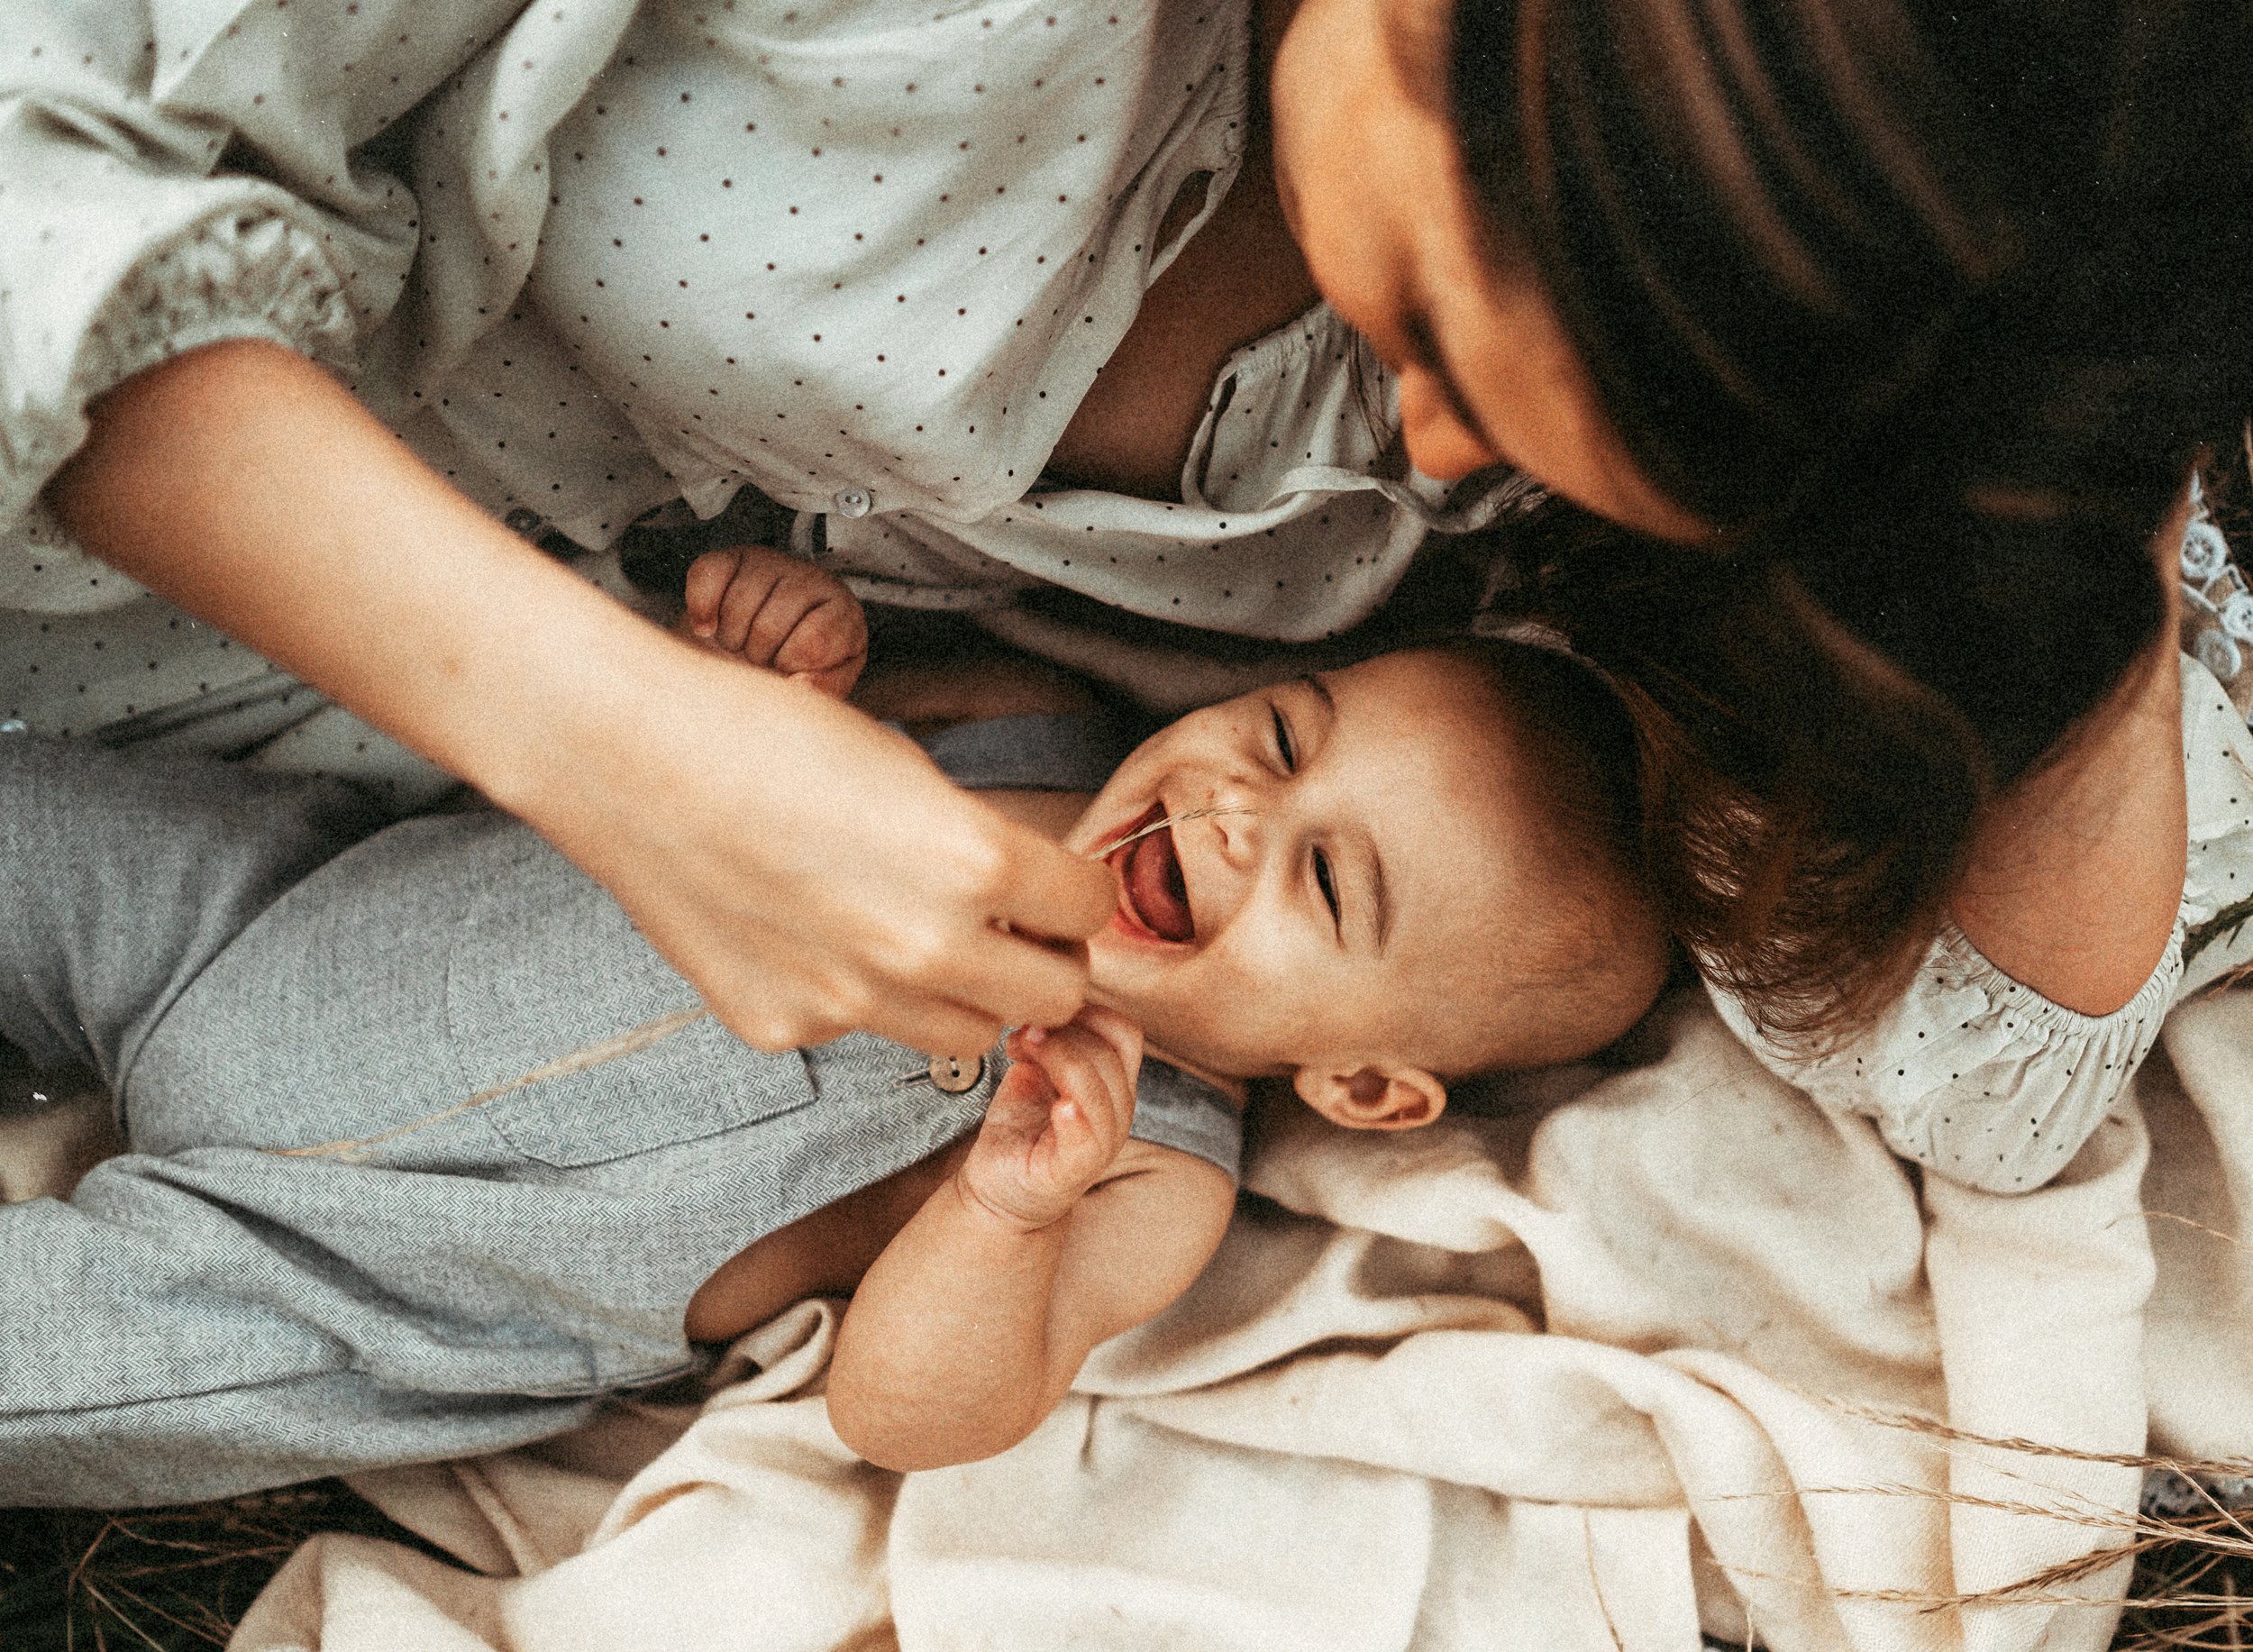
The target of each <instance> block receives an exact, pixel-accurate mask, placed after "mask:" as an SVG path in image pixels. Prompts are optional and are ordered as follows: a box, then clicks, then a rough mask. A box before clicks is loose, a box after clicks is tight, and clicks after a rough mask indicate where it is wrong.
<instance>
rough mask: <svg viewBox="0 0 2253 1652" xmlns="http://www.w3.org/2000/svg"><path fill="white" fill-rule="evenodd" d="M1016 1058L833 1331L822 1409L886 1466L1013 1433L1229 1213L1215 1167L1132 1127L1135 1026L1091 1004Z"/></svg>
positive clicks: (1197, 1262)
mask: <svg viewBox="0 0 2253 1652" xmlns="http://www.w3.org/2000/svg"><path fill="white" fill-rule="evenodd" d="M1011 1054H1014V1055H1015V1056H1017V1065H1015V1066H1014V1067H1012V1068H1011V1069H1010V1071H1009V1073H1008V1077H1007V1078H1006V1079H1004V1080H1003V1081H1002V1083H1001V1085H1000V1087H999V1089H998V1090H997V1091H995V1094H994V1099H993V1102H992V1105H991V1106H990V1108H989V1109H988V1111H987V1115H986V1123H985V1126H984V1127H983V1128H981V1130H980V1132H979V1135H978V1140H977V1142H976V1144H975V1145H973V1146H972V1147H971V1152H970V1155H969V1156H968V1157H967V1158H966V1159H965V1160H964V1161H963V1163H962V1168H961V1169H960V1170H958V1171H957V1172H956V1173H954V1174H953V1176H951V1177H949V1178H948V1179H947V1181H945V1182H943V1183H942V1184H941V1185H940V1186H939V1189H938V1191H936V1192H935V1193H933V1194H932V1196H931V1197H930V1198H929V1199H928V1200H926V1201H925V1203H924V1206H923V1208H922V1209H921V1210H919V1211H918V1212H917V1214H916V1216H915V1217H914V1218H912V1219H911V1220H910V1221H909V1222H908V1225H907V1226H906V1227H905V1228H901V1229H900V1231H899V1233H898V1236H897V1237H894V1238H893V1240H892V1242H891V1243H890V1245H889V1246H886V1247H885V1250H884V1253H883V1255H880V1256H879V1257H878V1258H877V1260H876V1263H875V1265H874V1266H872V1267H871V1268H870V1270H869V1272H868V1273H867V1275H866V1276H865V1277H864V1278H863V1279H862V1282H861V1286H860V1289H859V1290H858V1291H856V1292H855V1293H854V1295H853V1306H852V1308H851V1310H849V1311H848V1312H847V1313H846V1315H845V1319H844V1325H843V1326H842V1327H841V1328H840V1329H839V1331H838V1337H837V1351H836V1356H835V1361H834V1362H833V1364H832V1365H831V1367H830V1373H829V1396H828V1397H829V1416H830V1419H831V1421H832V1422H833V1423H835V1426H836V1429H837V1433H838V1435H839V1436H840V1437H841V1438H843V1439H844V1442H845V1444H847V1445H848V1446H850V1447H853V1450H855V1451H857V1452H859V1453H860V1454H861V1455H862V1456H864V1457H867V1458H868V1459H869V1460H870V1461H871V1462H874V1463H880V1464H881V1465H884V1466H886V1467H888V1468H898V1469H917V1468H936V1467H941V1466H944V1465H947V1464H950V1463H966V1462H971V1461H972V1460H974V1459H976V1458H979V1457H986V1456H992V1455H993V1454H995V1453H996V1452H999V1451H1006V1450H1007V1449H1008V1448H1009V1447H1011V1446H1014V1445H1016V1444H1017V1441H1019V1440H1021V1439H1023V1438H1025V1437H1026V1435H1028V1434H1030V1433H1031V1432H1032V1431H1033V1430H1034V1429H1035V1428H1037V1427H1039V1426H1040V1423H1041V1421H1042V1419H1044V1418H1045V1417H1046V1416H1047V1415H1048V1414H1049V1412H1050V1411H1052V1410H1054V1409H1055V1407H1056V1404H1057V1402H1058V1401H1060V1400H1062V1399H1063V1395H1064V1392H1065V1390H1067V1389H1069V1388H1070V1387H1071V1386H1072V1379H1073V1378H1074V1377H1075V1376H1077V1375H1078V1374H1079V1371H1080V1366H1081V1364H1082V1363H1083V1362H1084V1361H1085V1360H1086V1358H1087V1356H1088V1352H1089V1350H1090V1349H1091V1348H1093V1347H1094V1346H1095V1345H1096V1344H1098V1343H1099V1342H1101V1341H1103V1340H1105V1339H1106V1338H1107V1337H1115V1336H1117V1334H1118V1333H1119V1332H1121V1331H1124V1330H1126V1329H1128V1328H1131V1327H1133V1326H1136V1325H1139V1324H1141V1323H1142V1321H1143V1320H1145V1319H1148V1318H1149V1317H1150V1316H1151V1315H1152V1314H1154V1313H1155V1312H1157V1311H1158V1310H1159V1309H1161V1308H1163V1307H1164V1306H1165V1305H1166V1304H1167V1303H1168V1302H1171V1301H1172V1300H1173V1299H1174V1298H1175V1297H1177V1296H1179V1295H1180V1294H1181V1291H1184V1290H1186V1289H1187V1288H1188V1286H1189V1282H1190V1280H1192V1279H1194V1278H1195V1277H1196V1276H1197V1273H1198V1270H1199V1269H1200V1268H1202V1267H1203V1266H1204V1264H1205V1263H1206V1261H1207V1260H1208V1259H1209V1257H1210V1256H1211V1255H1212V1253H1213V1251H1214V1249H1215V1247H1217V1246H1218V1245H1219V1243H1220V1237H1221V1234H1222V1233H1223V1232H1224V1231H1225V1230H1226V1228H1227V1222H1228V1213H1229V1210H1230V1209H1231V1208H1232V1207H1233V1205H1234V1202H1235V1200H1234V1197H1233V1194H1234V1189H1233V1187H1232V1186H1231V1184H1230V1183H1229V1181H1228V1178H1227V1176H1226V1175H1225V1174H1223V1173H1221V1172H1220V1171H1219V1170H1218V1169H1216V1168H1215V1167H1213V1166H1212V1165H1209V1164H1205V1163H1204V1162H1203V1161H1202V1160H1200V1159H1195V1158H1191V1157H1190V1155H1187V1154H1185V1153H1179V1152H1176V1151H1174V1150H1173V1149H1172V1148H1167V1147H1159V1146H1154V1145H1150V1144H1147V1143H1144V1142H1138V1141H1128V1140H1127V1138H1126V1130H1127V1126H1128V1124H1129V1123H1130V1121H1131V1120H1132V1118H1133V1116H1134V1085H1135V1074H1136V1069H1137V1068H1138V1067H1139V1065H1140V1063H1141V1036H1140V1034H1139V1033H1137V1032H1136V1030H1135V1028H1134V1027H1132V1026H1131V1025H1130V1024H1128V1023H1127V1022H1126V1021H1125V1020H1124V1019H1122V1018H1120V1017H1118V1016H1117V1015H1114V1014H1111V1013H1110V1012H1108V1011H1105V1010H1099V1009H1090V1010H1086V1011H1083V1012H1082V1013H1081V1017H1080V1018H1079V1020H1078V1021H1076V1022H1074V1023H1073V1024H1072V1026H1070V1027H1061V1028H1058V1029H1057V1030H1056V1031H1054V1032H1053V1033H1050V1034H1047V1035H1045V1036H1044V1037H1039V1038H1035V1039H1027V1038H1026V1036H1025V1035H1022V1034H1020V1035H1019V1036H1018V1037H1017V1039H1016V1040H1015V1041H1013V1043H1012V1046H1011ZM1122 1148H1123V1149H1124V1151H1123V1152H1122Z"/></svg>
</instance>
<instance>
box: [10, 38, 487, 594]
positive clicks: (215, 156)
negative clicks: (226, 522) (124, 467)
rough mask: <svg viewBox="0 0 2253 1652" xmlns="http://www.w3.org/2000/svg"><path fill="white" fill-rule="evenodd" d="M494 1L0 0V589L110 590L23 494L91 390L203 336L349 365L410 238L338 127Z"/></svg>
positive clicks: (445, 60)
mask: <svg viewBox="0 0 2253 1652" xmlns="http://www.w3.org/2000/svg"><path fill="white" fill-rule="evenodd" d="M514 9H515V0H461V3H459V4H451V5H449V4H433V0H420V3H418V0H358V4H356V5H352V6H350V7H345V6H341V5H306V6H301V7H297V8H294V9H283V8H282V7H280V6H277V5H274V4H273V3H272V0H266V3H265V4H262V5H259V4H245V3H242V0H148V3H147V4H144V5H135V4H130V3H124V4H121V3H118V0H9V4H8V5H6V6H5V7H0V65H5V67H0V604H4V605H5V606H8V607H36V608H42V609H50V610H69V609H74V608H85V607H103V606H107V605H108V604H109V603H110V602H113V601H122V600H123V599H124V598H126V597H128V596H130V595H131V594H132V589H133V588H132V585H131V584H130V582H128V581H125V580H121V579H119V578H117V577H116V576H115V575H106V577H104V576H105V570H102V569H100V567H99V565H98V564H96V563H93V562H92V561H90V559H87V558H86V557H85V555H84V553H83V552H79V551H78V550H77V548H76V547H75V546H72V545H71V544H70V543H68V540H67V538H65V537H64V536H63V535H62V534H61V532H60V530H59V528H58V527H57V526H56V525H55V524H54V523H53V522H52V520H51V518H49V517H47V516H45V514H44V513H43V512H41V511H40V510H38V509H37V507H36V501H37V496H38V494H39V491H40V489H41V488H42V487H44V486H45V485H46V482H47V480H48V479H49V478H50V477H51V476H52V475H53V473H54V472H55V470H57V469H59V467H60V466H61V464H62V463H63V462H64V461H66V460H67V459H68V457H69V456H70V454H71V453H72V452H75V451H76V450H77V449H78V445H79V443H81V442H83V441H84V440H85V437H86V433H87V420H86V406H87V403H88V402H89V401H90V400H91V399H93V398H94V397H97V396H99V395H101V394H102V393H103V392H104V391H105V390H107V389H109V388H112V387H114V385H116V384H117V383H119V382H120V381H121V380H123V379H126V378H128V377H130V376H131V375H132V374H133V373H135V372H138V371H140V370H141V369H143V368H146V367H149V366H151V365H153V364H154V363H156V362H158V361H162V360H164V359H165V358H167V357H169V356H171V355H174V354H176V353H178V352H179V351H185V350H188V349H192V348H194V347H196V346H197V345H200V344H205V343H210V342H216V341H218V340H221V339H229V338H262V339H268V340H271V341H273V342H278V343H281V344H284V345H287V346H288V347H290V348H292V349H296V350H300V351H306V353H308V354H310V355H313V356H315V357H316V358H317V359H321V360H324V361H329V362H332V363H335V364H339V365H342V364H344V363H347V362H349V361H351V357H352V353H353V351H354V349H355V347H356V345H357V344H358V342H359V341H360V338H361V337H363V336H364V335H365V333H367V332H368V331H369V329H371V328H372V327H373V326H374V325H376V324H378V323H379V322H380V321H381V319H382V318H383V316H384V315H386V314H387V313H388V311H389V309H390V307H391V306H392V305H393V304H394V303H395V302H396V301H397V297H398V295H399V292H400V289H401V287H402V285H403V283H404V281H405V278H406V271H407V268H408V266H409V264H410V263H411V262H412V260H413V259H414V256H415V249H416V242H417V237H418V232H417V223H418V214H417V212H416V206H415V197H414V196H413V194H412V193H411V192H410V191H409V190H408V189H407V187H406V186H405V185H404V184H402V183H401V182H399V181H398V179H397V178H394V177H393V176H391V174H390V173H389V172H388V171H387V170H386V169H384V168H383V167H382V166H380V165H378V164H375V163H374V162H372V161H371V160H369V159H368V158H367V157H366V156H365V155H364V154H362V153H360V151H359V149H358V146H359V145H360V144H361V143H363V142H364V141H366V140H367V139H368V138H369V137H371V136H373V135H375V134H376V133H378V132H380V131H382V130H383V128H384V127H385V126H386V125H388V123H391V122H393V121H396V120H397V117H398V116H399V115H400V114H403V113H404V112H405V111H406V110H407V109H408V108H411V107H412V106H413V105H415V103H416V102H417V101H418V100H419V99H420V98H421V97H423V96H424V95H425V94H426V93H427V92H428V91H429V90H430V89H431V88H432V87H433V86H434V85H436V84H437V83H438V81H439V80H440V79H442V78H443V77H444V76H445V75H446V74H448V73H450V72H452V69H453V68H456V67H458V66H459V64H460V63H461V61H462V59H464V58H465V57H466V56H467V55H469V53H470V52H471V51H473V50H475V48H476V47H477V46H478V45H479V43H481V41H482V40H483V38H484V37H485V36H486V35H487V34H488V33H489V32H491V31H492V29H493V28H494V27H495V26H497V24H498V23H501V22H503V21H505V20H506V15H507V14H508V13H509V12H510V11H512V10H514ZM89 580H92V581H94V583H93V584H92V585H91V586H89Z"/></svg>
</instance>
